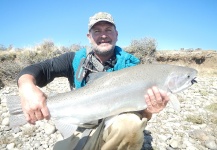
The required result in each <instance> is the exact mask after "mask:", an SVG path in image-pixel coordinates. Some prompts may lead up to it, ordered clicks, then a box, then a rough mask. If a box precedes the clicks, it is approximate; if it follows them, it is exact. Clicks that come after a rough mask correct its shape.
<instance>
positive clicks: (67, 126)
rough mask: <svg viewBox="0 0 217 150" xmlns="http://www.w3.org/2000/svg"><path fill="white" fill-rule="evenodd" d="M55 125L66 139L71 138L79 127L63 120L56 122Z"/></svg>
mask: <svg viewBox="0 0 217 150" xmlns="http://www.w3.org/2000/svg"><path fill="white" fill-rule="evenodd" d="M54 124H55V126H56V128H57V129H58V130H59V132H60V133H61V134H62V136H63V138H64V139H66V138H68V137H70V136H71V135H72V134H73V133H74V132H75V131H76V129H77V128H78V126H77V125H74V124H72V123H66V122H65V121H61V119H60V120H54Z"/></svg>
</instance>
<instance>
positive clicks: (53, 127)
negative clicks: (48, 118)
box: [44, 123, 56, 135]
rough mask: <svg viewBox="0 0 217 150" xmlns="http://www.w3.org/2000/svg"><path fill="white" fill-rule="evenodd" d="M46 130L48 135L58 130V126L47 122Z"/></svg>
mask: <svg viewBox="0 0 217 150" xmlns="http://www.w3.org/2000/svg"><path fill="white" fill-rule="evenodd" d="M44 131H45V133H46V134H47V135H50V134H53V133H54V132H55V131H56V127H55V126H54V125H51V124H48V123H46V124H45V126H44Z"/></svg>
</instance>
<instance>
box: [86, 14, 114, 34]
mask: <svg viewBox="0 0 217 150" xmlns="http://www.w3.org/2000/svg"><path fill="white" fill-rule="evenodd" d="M100 21H107V22H110V23H112V24H113V25H114V26H115V22H114V19H113V18H112V15H111V14H109V13H106V12H98V13H96V14H95V15H93V16H92V17H90V19H89V23H88V30H90V29H91V28H92V27H93V26H94V25H95V24H96V23H97V22H100Z"/></svg>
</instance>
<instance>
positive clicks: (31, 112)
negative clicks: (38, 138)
mask: <svg viewBox="0 0 217 150" xmlns="http://www.w3.org/2000/svg"><path fill="white" fill-rule="evenodd" d="M28 115H29V117H30V120H29V121H28V122H29V123H31V124H35V122H36V121H37V118H36V116H35V113H34V111H30V112H29V113H28Z"/></svg>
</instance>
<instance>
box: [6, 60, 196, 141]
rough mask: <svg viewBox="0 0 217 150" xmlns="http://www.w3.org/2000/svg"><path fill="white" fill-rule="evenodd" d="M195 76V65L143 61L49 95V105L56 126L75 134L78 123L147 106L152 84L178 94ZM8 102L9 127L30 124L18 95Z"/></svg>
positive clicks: (62, 130)
mask: <svg viewBox="0 0 217 150" xmlns="http://www.w3.org/2000/svg"><path fill="white" fill-rule="evenodd" d="M196 75H197V71H196V70H195V69H193V68H188V67H182V66H176V65H162V64H147V65H145V64H141V65H137V66H134V67H129V68H125V69H122V70H119V71H114V72H110V73H106V74H105V75H103V76H101V77H99V78H97V79H95V80H93V81H91V82H90V83H88V84H87V85H86V86H84V87H82V88H80V89H77V90H74V91H70V92H66V93H62V94H57V95H55V96H53V97H48V99H47V106H48V108H49V111H50V114H51V119H53V120H54V122H55V124H56V127H57V129H59V130H60V132H61V133H62V134H63V135H64V137H67V136H70V135H71V133H72V131H69V130H75V129H76V128H77V126H75V125H81V124H83V123H88V122H90V121H94V120H98V119H101V118H106V117H109V116H113V115H117V114H120V113H123V112H129V111H139V110H143V109H145V108H147V105H146V103H145V100H144V95H145V92H146V91H147V89H148V88H150V87H152V86H157V87H158V88H159V89H162V90H165V91H167V92H171V93H177V92H180V91H182V90H184V89H186V88H188V87H190V86H191V85H192V84H193V83H194V82H196V81H195V78H196ZM7 105H8V108H9V112H10V126H12V127H14V126H19V125H23V124H25V123H27V122H26V120H25V117H24V114H23V112H22V108H21V104H20V100H19V97H18V96H10V97H8V100H7ZM69 133H70V135H67V134H69Z"/></svg>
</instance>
